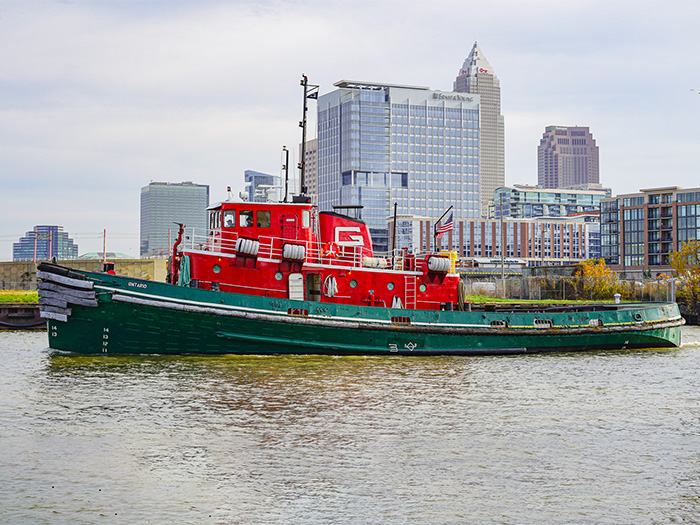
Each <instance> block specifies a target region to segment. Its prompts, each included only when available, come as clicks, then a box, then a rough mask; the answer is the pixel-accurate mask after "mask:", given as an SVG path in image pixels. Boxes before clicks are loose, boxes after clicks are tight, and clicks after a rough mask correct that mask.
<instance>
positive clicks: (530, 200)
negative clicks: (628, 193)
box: [493, 184, 611, 219]
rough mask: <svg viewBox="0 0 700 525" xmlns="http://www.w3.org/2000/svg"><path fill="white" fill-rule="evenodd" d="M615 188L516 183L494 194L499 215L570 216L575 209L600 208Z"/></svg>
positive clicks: (498, 217) (576, 210) (495, 207)
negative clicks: (539, 185) (552, 186)
mask: <svg viewBox="0 0 700 525" xmlns="http://www.w3.org/2000/svg"><path fill="white" fill-rule="evenodd" d="M610 195H611V190H609V189H604V188H601V189H599V190H572V189H545V188H538V187H536V186H527V185H520V184H515V185H513V186H504V187H502V188H498V189H497V190H496V193H495V195H494V214H493V216H494V217H495V218H497V219H500V217H501V209H502V210H503V216H504V217H510V218H513V219H529V218H532V217H566V216H568V215H571V214H574V213H583V212H589V211H595V212H597V211H600V201H601V200H602V199H604V198H606V197H610Z"/></svg>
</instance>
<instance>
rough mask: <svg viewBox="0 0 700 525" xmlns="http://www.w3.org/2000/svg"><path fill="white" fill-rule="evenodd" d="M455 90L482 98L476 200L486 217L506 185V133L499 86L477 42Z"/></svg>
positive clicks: (460, 74) (457, 80) (463, 66)
mask: <svg viewBox="0 0 700 525" xmlns="http://www.w3.org/2000/svg"><path fill="white" fill-rule="evenodd" d="M454 90H455V91H458V92H460V93H472V94H474V95H480V98H481V104H480V113H481V123H480V126H479V130H480V133H479V150H480V152H479V159H480V160H481V165H480V169H479V191H480V198H479V200H480V203H481V215H482V216H483V217H486V216H488V210H489V204H490V203H491V202H493V194H494V192H495V191H496V188H500V187H502V186H505V183H506V168H505V131H504V122H503V115H501V83H500V81H499V80H498V77H497V76H496V73H494V71H493V68H492V67H491V64H489V62H488V60H486V58H485V57H484V54H483V53H482V52H481V49H480V48H479V45H478V44H477V43H476V42H474V47H472V50H471V53H469V56H468V57H467V59H466V60H465V61H464V64H462V69H460V71H459V75H457V79H456V80H455V83H454Z"/></svg>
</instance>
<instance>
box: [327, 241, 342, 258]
mask: <svg viewBox="0 0 700 525" xmlns="http://www.w3.org/2000/svg"><path fill="white" fill-rule="evenodd" d="M338 251H339V249H338V245H337V244H336V243H335V242H327V243H326V244H325V245H324V246H323V256H324V257H329V258H333V259H334V258H336V257H338Z"/></svg>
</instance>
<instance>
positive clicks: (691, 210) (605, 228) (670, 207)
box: [600, 186, 700, 274]
mask: <svg viewBox="0 0 700 525" xmlns="http://www.w3.org/2000/svg"><path fill="white" fill-rule="evenodd" d="M600 222H601V251H602V256H603V258H604V259H605V262H606V264H608V265H610V266H611V267H612V268H613V269H615V270H618V271H625V272H632V273H641V272H645V273H647V274H648V273H652V274H653V273H659V272H660V273H665V272H667V271H668V270H669V269H670V266H669V265H668V256H669V254H670V253H671V252H673V251H676V250H678V249H679V248H680V247H681V246H682V244H683V242H684V241H687V240H690V239H697V238H700V188H689V189H683V188H680V187H678V186H669V187H664V188H651V189H645V190H641V191H640V192H638V193H629V194H625V195H618V196H617V197H612V198H609V199H603V201H602V202H601V210H600Z"/></svg>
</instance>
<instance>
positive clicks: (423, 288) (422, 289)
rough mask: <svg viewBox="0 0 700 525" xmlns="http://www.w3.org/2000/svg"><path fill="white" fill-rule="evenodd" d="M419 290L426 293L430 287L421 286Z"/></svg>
mask: <svg viewBox="0 0 700 525" xmlns="http://www.w3.org/2000/svg"><path fill="white" fill-rule="evenodd" d="M418 289H419V290H420V291H421V292H425V291H426V290H427V289H428V287H427V286H426V285H424V284H421V285H420V286H419V287H418Z"/></svg>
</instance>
